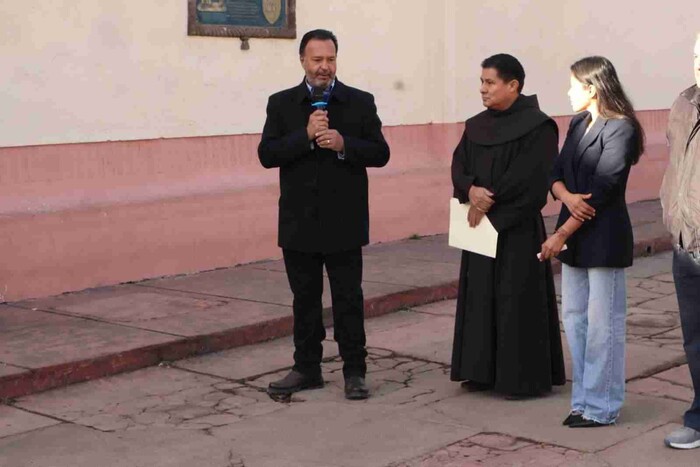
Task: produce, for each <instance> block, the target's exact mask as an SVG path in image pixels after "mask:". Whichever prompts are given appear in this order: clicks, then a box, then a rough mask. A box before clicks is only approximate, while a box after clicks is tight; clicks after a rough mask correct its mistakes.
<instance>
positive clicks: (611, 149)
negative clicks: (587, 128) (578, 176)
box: [586, 119, 637, 209]
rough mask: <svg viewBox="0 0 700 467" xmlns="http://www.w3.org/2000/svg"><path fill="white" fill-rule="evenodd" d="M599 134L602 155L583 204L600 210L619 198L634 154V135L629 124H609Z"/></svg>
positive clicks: (632, 127) (635, 135)
mask: <svg viewBox="0 0 700 467" xmlns="http://www.w3.org/2000/svg"><path fill="white" fill-rule="evenodd" d="M605 126H606V127H605V129H604V130H603V132H602V135H601V137H602V143H603V152H602V153H601V155H600V160H599V161H598V165H597V166H596V169H595V173H594V174H593V178H592V179H591V186H590V192H591V198H590V199H588V200H586V203H588V204H589V205H591V206H592V207H593V208H594V209H600V208H601V207H603V206H605V205H606V204H608V203H609V202H610V200H612V199H614V198H616V197H617V196H619V194H620V193H619V192H620V190H622V189H623V186H624V180H625V177H626V175H627V174H628V173H629V169H630V166H631V164H632V159H633V158H634V155H635V151H637V134H636V130H635V128H634V126H633V125H632V123H631V122H630V121H629V120H623V119H620V120H610V121H608V122H607V124H606V125H605Z"/></svg>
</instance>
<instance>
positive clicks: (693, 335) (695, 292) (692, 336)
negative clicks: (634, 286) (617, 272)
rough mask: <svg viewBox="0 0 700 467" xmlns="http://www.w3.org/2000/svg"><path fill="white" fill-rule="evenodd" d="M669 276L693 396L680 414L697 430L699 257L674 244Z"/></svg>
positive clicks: (699, 421)
mask: <svg viewBox="0 0 700 467" xmlns="http://www.w3.org/2000/svg"><path fill="white" fill-rule="evenodd" d="M673 279H674V282H675V284H676V296H677V297H678V309H679V311H680V317H681V329H682V330H683V348H684V349H685V355H686V357H687V359H688V368H689V369H690V377H691V379H692V381H693V389H694V391H695V398H694V400H693V403H692V404H691V406H690V408H689V409H688V410H687V411H686V413H685V416H684V417H683V420H684V424H685V426H687V427H689V428H692V429H694V430H698V431H700V256H696V255H694V254H692V253H691V252H687V251H685V250H684V249H682V248H680V247H678V246H677V247H676V248H675V250H674V252H673Z"/></svg>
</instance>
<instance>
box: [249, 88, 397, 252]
mask: <svg viewBox="0 0 700 467" xmlns="http://www.w3.org/2000/svg"><path fill="white" fill-rule="evenodd" d="M312 111H313V109H312V107H311V100H310V96H309V90H308V88H307V87H306V83H305V82H303V81H302V83H301V84H300V85H299V86H296V87H294V88H291V89H287V90H285V91H281V92H278V93H276V94H273V95H272V96H270V99H269V101H268V104H267V120H266V121H265V127H264V129H263V134H262V141H260V145H259V146H258V157H259V158H260V162H261V163H262V165H263V166H264V167H266V168H273V167H279V169H280V172H279V176H280V199H279V240H278V242H279V246H280V247H282V248H287V249H290V250H296V251H302V252H321V253H333V252H339V251H346V250H350V249H353V248H357V247H360V246H363V245H366V244H367V243H369V208H368V196H367V170H366V167H382V166H384V165H386V163H387V162H388V161H389V146H388V145H387V143H386V141H385V140H384V136H383V135H382V131H381V128H382V123H381V121H380V120H379V117H378V115H377V108H376V106H375V104H374V97H373V96H372V95H371V94H369V93H367V92H364V91H360V90H359V89H355V88H351V87H349V86H346V85H344V84H343V83H341V82H340V81H338V80H337V79H336V82H335V86H334V87H333V91H332V92H331V95H330V98H329V101H328V118H329V121H330V128H332V129H335V130H338V132H339V133H340V134H341V135H342V136H343V139H344V141H345V156H344V159H343V160H341V159H340V158H339V157H338V155H337V153H336V152H335V151H331V150H328V149H321V148H317V147H316V146H315V144H313V143H312V142H310V141H309V139H308V137H307V134H306V125H307V123H308V119H309V115H310V114H311V112H312Z"/></svg>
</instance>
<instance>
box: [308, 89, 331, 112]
mask: <svg viewBox="0 0 700 467" xmlns="http://www.w3.org/2000/svg"><path fill="white" fill-rule="evenodd" d="M328 95H329V93H328V90H327V89H326V88H322V87H320V86H314V87H313V89H312V90H311V105H312V106H313V107H314V108H315V109H316V110H326V107H327V106H328Z"/></svg>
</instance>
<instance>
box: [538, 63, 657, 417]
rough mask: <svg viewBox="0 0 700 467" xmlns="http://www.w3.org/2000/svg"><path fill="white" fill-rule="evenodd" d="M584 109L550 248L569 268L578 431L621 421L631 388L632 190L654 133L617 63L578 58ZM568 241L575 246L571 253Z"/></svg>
mask: <svg viewBox="0 0 700 467" xmlns="http://www.w3.org/2000/svg"><path fill="white" fill-rule="evenodd" d="M568 94H569V99H570V101H571V106H572V108H573V110H574V111H575V112H579V113H578V114H577V115H576V116H575V117H574V118H573V119H572V121H571V125H570V126H569V131H568V133H567V136H566V141H565V142H564V146H563V147H562V150H561V154H560V155H559V157H558V158H557V160H556V162H555V165H554V169H553V171H552V177H551V179H550V186H551V191H552V194H553V195H554V196H555V197H556V198H557V199H560V200H561V201H562V202H563V205H562V209H561V213H560V214H559V221H558V222H557V229H556V231H555V232H554V234H553V235H551V236H550V237H549V238H548V239H547V240H546V241H545V243H543V244H542V251H541V253H540V257H541V260H542V261H544V260H546V259H549V258H551V257H553V256H557V257H558V258H559V260H561V262H562V263H563V265H562V314H563V321H564V330H565V332H566V336H567V340H568V342H569V349H570V350H571V358H572V366H573V368H572V372H573V376H572V379H573V385H572V391H571V411H570V413H569V415H568V416H567V417H566V419H565V420H564V422H563V424H564V425H568V426H569V427H571V428H583V427H600V426H605V425H610V424H612V423H615V421H616V420H617V417H618V415H619V412H620V408H621V407H622V402H623V400H624V395H625V314H626V308H627V303H626V290H625V269H624V268H626V267H629V266H631V265H632V247H633V239H632V225H631V223H630V219H629V214H628V213H627V203H626V201H625V189H626V187H627V179H628V177H629V172H630V168H631V166H632V165H633V164H635V163H636V162H637V161H638V160H639V157H640V156H641V154H642V152H643V151H644V133H643V130H642V128H641V126H640V124H639V121H638V120H637V118H636V117H635V114H634V109H633V108H632V104H631V103H630V101H629V99H628V98H627V96H626V95H625V92H624V90H623V89H622V85H621V84H620V80H619V79H618V77H617V72H616V71H615V67H614V66H613V64H612V63H610V61H609V60H608V59H606V58H604V57H586V58H583V59H581V60H579V61H577V62H576V63H574V64H573V65H571V88H570V89H569V93H568ZM564 245H566V246H567V249H564V251H562V249H563V247H564Z"/></svg>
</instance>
